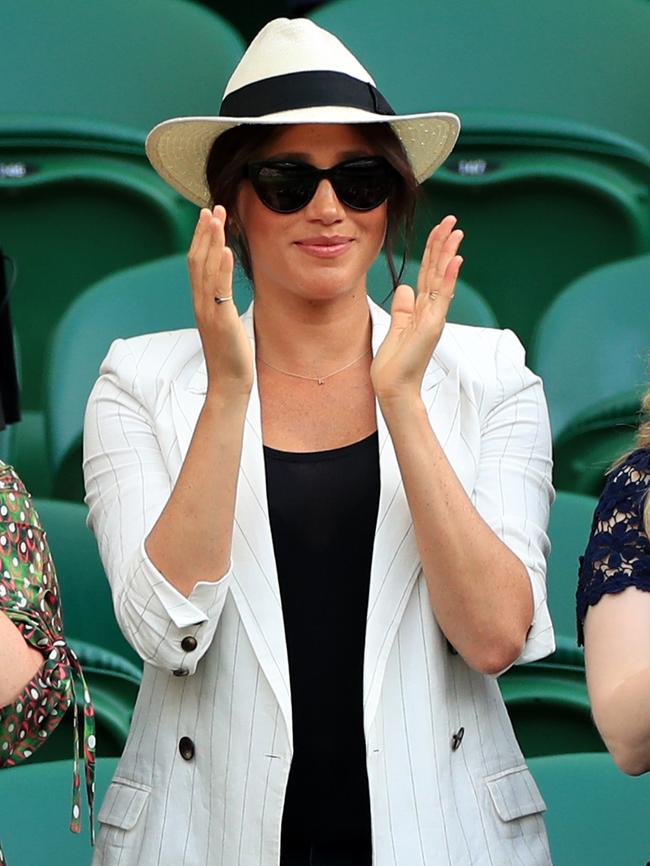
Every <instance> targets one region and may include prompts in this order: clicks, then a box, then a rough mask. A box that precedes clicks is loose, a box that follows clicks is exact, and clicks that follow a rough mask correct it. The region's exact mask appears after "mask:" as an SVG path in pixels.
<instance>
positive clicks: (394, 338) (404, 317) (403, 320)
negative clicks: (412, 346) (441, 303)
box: [384, 283, 415, 348]
mask: <svg viewBox="0 0 650 866" xmlns="http://www.w3.org/2000/svg"><path fill="white" fill-rule="evenodd" d="M414 309H415V294H414V292H413V289H412V288H411V287H410V286H407V285H406V284H404V283H401V284H400V285H399V286H397V288H396V289H395V292H394V293H393V300H392V303H391V305H390V328H389V329H388V334H386V338H385V339H384V344H385V345H386V346H387V347H388V346H390V347H391V348H392V347H394V346H396V345H397V344H398V343H399V342H400V340H401V339H402V337H403V335H404V333H405V331H406V330H407V328H409V327H410V325H411V323H412V321H413V311H414Z"/></svg>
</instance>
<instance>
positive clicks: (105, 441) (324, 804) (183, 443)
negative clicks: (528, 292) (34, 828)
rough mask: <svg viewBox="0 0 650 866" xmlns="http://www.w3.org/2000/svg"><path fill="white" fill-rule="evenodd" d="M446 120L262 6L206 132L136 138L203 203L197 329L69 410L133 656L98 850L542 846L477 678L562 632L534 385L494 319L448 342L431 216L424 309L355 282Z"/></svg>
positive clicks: (442, 258) (502, 719) (224, 860)
mask: <svg viewBox="0 0 650 866" xmlns="http://www.w3.org/2000/svg"><path fill="white" fill-rule="evenodd" d="M457 133H458V120H457V118H455V116H453V115H447V114H429V115H419V116H409V117H406V118H401V117H397V116H396V115H394V114H393V112H392V109H391V108H390V106H388V104H387V103H386V101H385V100H384V98H383V97H382V96H381V94H380V93H379V92H378V91H377V90H376V88H375V87H374V83H373V82H372V79H370V76H369V75H368V73H367V72H366V71H365V70H364V69H363V67H361V66H360V65H359V63H358V62H357V61H356V60H355V58H354V57H352V55H350V53H349V52H348V51H347V50H346V49H345V48H344V47H343V46H342V45H341V43H340V42H339V41H338V40H336V39H335V38H334V37H333V36H331V35H330V34H328V33H326V32H325V31H323V30H321V29H319V28H318V27H316V26H315V25H314V24H312V23H311V22H308V21H302V20H296V21H288V20H286V19H279V20H276V21H273V22H271V23H270V24H268V25H267V26H266V27H265V28H264V29H263V30H262V31H261V32H260V33H259V34H258V36H257V37H256V39H255V40H254V41H253V43H252V44H251V46H250V47H249V49H248V51H247V52H246V54H245V55H244V57H243V59H242V61H241V62H240V64H239V66H238V67H237V69H236V70H235V72H234V74H233V76H232V78H231V79H230V82H229V84H228V86H227V88H226V93H225V96H224V99H223V102H222V106H221V116H220V117H219V118H193V119H188V118H177V119H175V120H171V121H167V122H165V123H163V124H161V125H160V126H158V127H156V129H155V130H154V131H153V132H152V133H151V134H150V136H149V139H148V142H147V152H148V155H149V158H150V160H151V161H152V163H153V164H154V167H155V168H156V169H157V170H158V172H159V173H160V174H161V175H162V176H163V177H165V178H166V179H167V180H168V181H169V182H170V183H171V184H172V185H173V186H174V187H175V188H176V189H178V190H182V191H183V193H184V194H185V195H187V196H188V197H189V198H191V200H193V201H195V202H196V203H197V204H204V205H206V204H208V203H209V204H210V207H209V208H208V207H204V208H203V209H202V211H201V215H200V218H199V221H198V225H197V229H196V233H195V236H194V239H193V241H192V245H191V248H190V252H189V267H190V275H191V281H192V291H193V298H194V307H195V313H196V319H197V330H196V331H192V330H189V331H179V332H172V333H167V334H158V335H147V336H144V337H138V338H135V339H132V340H128V341H120V340H118V341H116V342H115V343H114V344H113V346H112V347H111V350H110V352H109V355H108V357H107V358H106V360H105V361H104V364H103V366H102V370H101V376H100V379H99V381H98V383H97V384H96V386H95V389H94V391H93V393H92V395H91V398H90V402H89V405H88V410H87V413H86V431H85V461H84V462H85V476H86V486H87V501H88V504H89V506H90V523H91V526H92V527H93V528H94V531H95V532H96V534H97V538H98V541H99V544H100V548H101V551H102V556H103V558H104V562H105V566H106V569H107V573H108V575H109V577H110V579H111V583H112V590H113V596H114V601H115V608H116V613H117V617H118V619H119V621H120V623H121V626H122V628H123V630H124V632H125V634H126V636H127V637H128V638H129V640H130V641H131V642H132V644H133V646H134V647H135V648H136V649H137V651H138V652H139V653H140V655H141V656H142V658H143V659H144V660H145V666H144V677H143V685H142V688H141V691H140V695H139V699H138V703H137V706H136V710H135V714H134V719H133V724H132V729H131V733H130V736H129V740H128V743H127V746H126V750H125V753H124V755H123V757H122V760H121V762H120V766H119V770H118V773H117V775H116V777H115V779H114V781H113V784H112V785H111V788H110V789H109V793H108V796H107V798H106V800H105V802H104V805H103V807H102V809H101V812H100V816H99V820H100V823H101V824H102V825H103V826H102V831H101V834H100V838H99V843H98V853H97V858H96V861H95V862H96V864H104V866H113V864H117V863H118V862H119V863H120V864H121V866H131V864H135V863H136V862H143V863H147V864H148V866H149V864H151V866H153V864H157V866H166V864H172V863H173V864H179V863H186V864H192V866H195V864H196V866H203V864H205V866H207V864H227V866H231V864H240V866H260V864H262V866H267V864H268V866H271V864H277V863H278V862H280V863H281V864H282V866H295V864H300V866H303V864H308V863H312V864H321V866H333V864H336V866H346V864H347V866H369V864H370V863H371V862H373V863H375V864H378V866H384V864H385V866H388V864H392V866H416V864H421V866H423V864H426V866H431V864H448V863H453V864H454V866H460V864H467V866H469V864H472V866H481V864H488V863H492V864H499V866H504V864H509V863H513V864H514V863H527V864H548V863H549V862H550V860H549V854H548V846H547V842H546V836H545V831H544V826H543V821H542V818H541V814H540V813H541V812H542V811H543V810H544V803H543V801H542V799H541V797H540V796H539V793H538V791H537V788H536V787H535V784H534V782H533V780H532V778H531V776H530V774H529V772H528V770H527V768H526V765H525V763H524V761H523V758H522V755H521V752H520V750H519V748H518V746H517V743H516V740H515V738H514V735H513V732H512V728H511V726H510V723H509V721H508V717H507V714H506V711H505V708H504V706H503V702H502V700H501V698H500V694H499V689H498V686H497V683H496V681H495V679H494V675H496V674H497V673H498V672H499V671H501V670H502V669H504V668H506V667H508V666H509V665H511V664H512V663H513V662H514V661H516V660H519V661H527V660H530V659H534V658H538V657H539V656H542V655H545V654H546V653H548V652H549V651H551V650H552V648H553V639H552V629H551V626H550V620H549V616H548V611H547V609H546V603H545V590H544V554H545V552H546V549H547V540H546V536H545V535H544V527H545V525H546V521H547V517H548V509H549V503H550V499H551V487H550V480H549V478H550V436H549V428H548V420H547V413H546V407H545V404H544V399H543V394H542V390H541V384H540V381H539V379H538V378H536V377H535V376H533V374H532V373H530V371H528V370H527V369H526V368H525V366H524V363H523V351H522V349H521V346H520V345H519V343H518V341H517V340H516V338H515V337H514V335H512V334H511V333H509V332H493V331H490V330H487V329H475V328H467V327H460V326H446V327H445V315H446V311H447V308H448V305H449V303H450V301H451V297H452V296H453V289H454V285H455V282H456V277H457V274H458V270H459V267H460V257H459V256H458V255H457V249H458V246H459V243H460V240H461V233H460V232H459V231H458V230H456V229H455V227H454V226H455V220H454V218H453V217H448V218H446V219H445V220H443V222H442V223H441V224H440V225H439V226H437V227H436V228H435V229H434V230H433V231H432V233H431V236H430V238H429V241H428V243H427V248H426V250H425V253H424V258H423V262H422V268H421V272H420V277H419V280H418V286H417V297H415V295H414V293H413V290H412V289H411V288H409V287H407V286H400V287H398V288H397V290H396V292H395V298H394V301H393V306H392V313H391V316H390V317H389V316H388V315H387V314H386V313H385V312H383V311H382V310H381V309H379V308H378V307H377V306H376V305H375V304H373V303H371V302H369V300H368V297H367V292H366V274H367V272H368V269H369V267H370V265H371V263H372V262H373V260H374V259H375V258H376V256H377V255H378V254H379V252H380V250H381V248H382V245H388V247H390V246H391V245H392V243H393V242H394V239H395V237H396V235H397V233H398V231H399V227H400V222H401V221H402V220H403V218H404V217H405V216H408V212H409V209H410V208H411V207H412V202H413V193H414V188H415V187H416V185H417V182H418V181H421V180H423V179H424V178H425V177H427V176H428V175H429V174H430V173H431V172H432V171H434V170H435V168H436V167H437V166H438V165H439V164H440V163H441V162H442V161H443V160H444V159H445V158H446V156H447V155H448V153H449V151H450V150H451V148H452V147H453V143H454V141H455V139H456V136H457ZM226 237H227V238H228V244H230V245H232V246H234V247H235V248H236V250H237V252H238V256H239V258H240V260H241V262H242V265H243V266H244V268H245V269H247V270H248V271H249V272H250V274H251V276H252V280H253V285H254V293H255V302H254V305H252V306H251V307H250V308H249V310H248V311H247V313H245V314H244V316H242V317H241V319H240V318H239V317H238V316H237V313H236V310H235V308H234V305H233V303H232V269H233V253H232V251H231V246H229V245H228V244H227V242H226ZM389 251H390V250H389ZM443 328H444V330H443Z"/></svg>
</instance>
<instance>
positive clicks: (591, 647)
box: [577, 391, 650, 776]
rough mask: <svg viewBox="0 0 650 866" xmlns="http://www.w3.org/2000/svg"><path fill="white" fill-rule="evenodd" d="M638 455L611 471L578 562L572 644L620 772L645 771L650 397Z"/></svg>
mask: <svg viewBox="0 0 650 866" xmlns="http://www.w3.org/2000/svg"><path fill="white" fill-rule="evenodd" d="M642 413H643V417H642V423H641V425H640V427H639V431H638V434H637V443H636V448H635V450H634V451H632V452H631V453H629V454H626V455H624V456H623V457H621V458H620V459H619V460H618V461H617V462H616V463H615V464H614V466H613V467H612V469H611V470H610V471H609V474H608V478H607V483H606V484H605V488H604V490H603V492H602V495H601V497H600V499H599V501H598V505H597V506H596V511H595V514H594V519H593V523H592V528H591V535H590V537H589V542H588V544H587V549H586V551H585V554H584V556H583V557H581V558H580V574H579V581H578V593H577V608H578V643H579V644H583V643H584V647H585V668H586V674H587V687H588V690H589V697H590V700H591V705H592V710H593V716H594V720H595V722H596V726H597V727H598V730H599V732H600V735H601V736H602V738H603V740H604V741H605V745H606V746H607V748H608V749H609V751H610V752H611V754H612V757H613V758H614V760H615V761H616V763H617V764H618V766H619V767H620V768H621V770H623V772H625V773H629V774H630V775H632V776H638V775H640V774H641V773H646V772H647V771H648V770H650V698H649V694H650V628H649V626H650V541H649V540H648V535H649V530H650V500H649V499H648V487H649V486H650V391H648V392H647V393H646V395H645V397H644V399H643V402H642Z"/></svg>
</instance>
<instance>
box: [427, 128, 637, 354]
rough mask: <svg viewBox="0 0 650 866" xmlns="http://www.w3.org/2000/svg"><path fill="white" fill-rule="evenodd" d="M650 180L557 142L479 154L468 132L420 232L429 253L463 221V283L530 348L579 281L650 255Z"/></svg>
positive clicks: (430, 190) (483, 149)
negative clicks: (441, 226) (451, 219)
mask: <svg viewBox="0 0 650 866" xmlns="http://www.w3.org/2000/svg"><path fill="white" fill-rule="evenodd" d="M562 147H563V148H564V149H563V151H560V150H559V149H560V148H562ZM552 148H557V149H558V151H557V152H552ZM619 162H620V161H619ZM649 165H650V163H649ZM475 171H476V173H475ZM648 180H650V170H649V171H647V173H646V179H645V181H644V182H642V181H641V179H640V178H637V177H634V176H630V172H626V170H625V169H624V167H623V166H621V165H619V164H611V163H610V164H608V163H607V162H606V160H605V159H604V158H602V159H599V158H597V157H595V156H594V155H592V154H587V155H581V154H578V153H575V152H573V150H572V147H570V146H569V145H568V144H567V143H562V142H561V141H560V140H559V139H558V138H557V137H555V139H554V140H550V141H549V142H548V144H547V145H546V146H540V147H532V146H523V145H518V144H516V143H513V144H512V145H511V146H505V142H504V141H502V142H500V143H499V144H498V145H497V144H495V145H492V146H490V145H488V144H487V143H481V144H473V143H472V142H471V132H470V131H469V129H468V131H467V132H466V134H465V135H464V136H463V139H462V141H461V145H460V147H459V148H458V152H457V154H455V155H454V154H452V157H451V158H450V159H449V160H448V161H447V163H446V164H445V166H444V167H442V168H441V169H439V171H438V172H436V174H434V176H433V177H432V178H431V180H430V181H428V182H427V183H425V184H424V186H423V191H424V199H423V201H422V203H421V206H420V208H419V211H418V218H417V226H416V230H417V233H418V236H419V242H420V243H422V242H423V240H424V238H425V237H426V233H427V231H428V230H429V228H430V226H431V225H433V224H435V223H436V222H438V221H439V220H440V219H441V218H442V217H443V216H445V214H447V213H454V214H456V215H457V216H458V218H459V225H460V226H461V228H463V230H464V231H465V240H464V241H463V249H462V252H463V257H464V260H465V264H464V265H463V275H464V276H465V277H466V279H467V280H468V281H469V282H470V283H471V284H472V285H474V286H475V287H476V288H477V289H478V290H479V291H480V292H481V294H482V295H483V296H484V297H485V298H486V300H487V301H488V302H489V303H490V305H491V306H492V308H493V309H494V311H495V313H496V315H497V317H498V319H499V321H500V322H501V324H502V325H503V326H504V327H508V328H511V329H512V330H514V331H515V333H517V335H518V336H519V338H520V339H521V340H522V341H523V342H524V343H525V344H526V345H529V344H530V339H531V335H532V332H533V330H534V327H535V324H536V322H537V321H538V320H539V318H540V317H541V316H542V315H543V313H544V311H545V310H546V309H547V307H548V306H549V304H550V303H551V302H552V301H553V299H554V298H555V297H556V296H557V295H558V294H559V293H560V292H561V290H562V289H563V288H564V286H566V285H567V284H568V283H569V282H570V281H572V280H573V279H575V278H576V277H578V276H579V275H581V274H583V273H585V272H586V271H589V270H591V269H593V268H595V267H599V266H600V265H603V264H606V263H608V262H611V261H614V260H616V259H621V258H626V257H629V256H635V255H638V254H640V253H644V252H646V251H647V250H648V249H650V207H649V206H648V201H647V200H646V199H645V195H644V190H645V189H647V182H648Z"/></svg>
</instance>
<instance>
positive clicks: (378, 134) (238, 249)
mask: <svg viewBox="0 0 650 866" xmlns="http://www.w3.org/2000/svg"><path fill="white" fill-rule="evenodd" d="M356 128H357V129H358V130H359V131H360V132H361V134H362V135H363V136H364V138H365V139H366V141H367V142H368V144H371V145H372V146H373V147H374V148H376V149H377V152H378V154H379V155H380V156H383V157H384V158H385V159H386V160H387V161H388V162H389V163H390V164H391V165H392V166H393V168H394V169H396V171H397V173H398V174H399V175H400V181H399V182H398V183H397V184H396V185H395V188H394V190H393V192H392V193H391V195H390V197H389V199H388V218H387V226H386V238H385V240H384V254H385V256H386V261H387V263H388V269H389V271H390V276H391V280H392V281H393V288H395V287H396V286H397V285H398V284H399V281H400V279H401V276H402V271H403V270H404V263H405V261H406V258H407V255H408V245H409V239H410V234H411V229H412V226H413V217H414V213H415V204H416V200H417V191H418V183H417V181H416V179H415V176H414V174H413V169H412V168H411V164H410V162H409V161H408V157H407V156H406V152H405V150H404V147H403V146H402V142H401V141H400V140H399V138H398V137H397V135H396V134H395V132H394V131H393V129H392V128H391V126H390V125H389V124H388V123H367V124H366V123H360V124H358V125H357V127H356ZM283 129H286V127H285V126H279V125H268V126H266V125H262V124H260V125H255V126H254V125H251V126H248V125H242V126H236V127H235V128H234V129H229V130H227V131H226V132H224V133H223V134H222V135H220V136H219V138H217V139H216V141H215V142H214V144H213V145H212V148H211V149H210V153H209V154H208V158H207V161H206V166H205V174H206V180H207V184H208V189H209V190H210V198H211V200H212V205H213V206H214V205H215V204H221V205H223V206H224V207H225V209H226V213H227V214H228V223H227V226H226V237H227V241H228V244H229V245H230V246H231V247H232V249H233V251H234V253H235V255H236V256H237V258H238V260H239V263H240V264H241V266H242V268H243V269H244V272H245V273H246V276H247V277H248V278H249V279H252V274H253V269H252V263H251V258H250V252H249V249H248V244H247V243H246V237H245V235H244V234H243V232H242V231H241V227H239V226H234V225H233V223H234V222H236V218H235V215H236V203H237V192H238V188H239V184H240V182H241V180H242V178H243V176H244V168H245V166H246V165H247V164H248V163H249V162H254V161H255V159H256V158H258V155H259V151H260V149H261V148H262V146H263V145H265V144H267V143H268V142H269V141H270V140H271V139H272V138H273V137H274V136H275V135H277V134H278V133H279V132H280V131H281V130H283ZM398 239H401V241H402V246H403V257H402V264H401V267H400V269H399V271H398V270H397V268H396V267H395V261H394V258H393V256H394V253H395V244H396V242H397V241H398Z"/></svg>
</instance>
